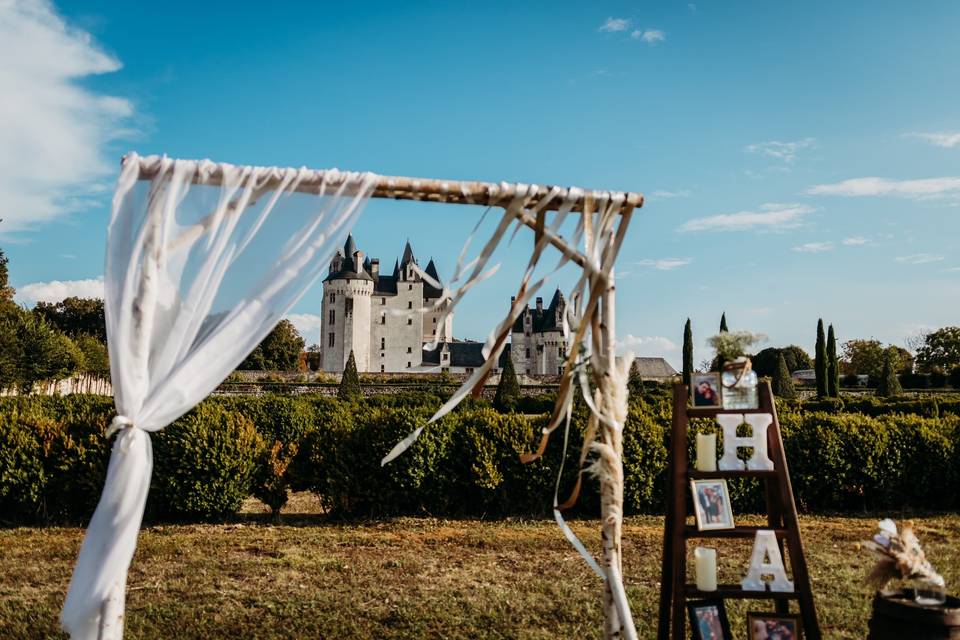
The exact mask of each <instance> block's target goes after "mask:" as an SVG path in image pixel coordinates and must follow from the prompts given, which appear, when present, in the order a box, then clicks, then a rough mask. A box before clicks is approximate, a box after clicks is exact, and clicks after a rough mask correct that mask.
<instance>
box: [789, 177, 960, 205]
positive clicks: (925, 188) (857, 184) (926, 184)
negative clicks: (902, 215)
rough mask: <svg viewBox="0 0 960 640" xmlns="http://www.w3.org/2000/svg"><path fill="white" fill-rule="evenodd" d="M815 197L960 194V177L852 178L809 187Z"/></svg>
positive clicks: (943, 195)
mask: <svg viewBox="0 0 960 640" xmlns="http://www.w3.org/2000/svg"><path fill="white" fill-rule="evenodd" d="M807 193H808V194H809V195H814V196H848V197H860V196H899V197H902V198H912V199H915V200H931V199H937V198H948V197H955V198H956V197H960V176H946V177H943V178H921V179H918V180H889V179H887V178H877V177H869V178H851V179H849V180H843V181H842V182H836V183H834V184H818V185H815V186H813V187H810V188H809V189H807Z"/></svg>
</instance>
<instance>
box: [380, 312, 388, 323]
mask: <svg viewBox="0 0 960 640" xmlns="http://www.w3.org/2000/svg"><path fill="white" fill-rule="evenodd" d="M380 324H387V314H385V313H381V314H380Z"/></svg>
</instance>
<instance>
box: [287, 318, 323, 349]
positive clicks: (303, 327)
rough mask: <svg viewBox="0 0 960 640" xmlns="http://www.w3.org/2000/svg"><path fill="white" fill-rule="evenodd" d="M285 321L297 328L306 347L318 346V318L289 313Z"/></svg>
mask: <svg viewBox="0 0 960 640" xmlns="http://www.w3.org/2000/svg"><path fill="white" fill-rule="evenodd" d="M286 319H287V320H289V321H290V322H292V323H293V326H295V327H296V328H297V331H299V332H300V335H301V336H303V339H304V340H306V342H307V346H308V347H309V346H310V345H311V344H320V323H321V318H320V316H318V315H314V314H312V313H289V314H287V315H286Z"/></svg>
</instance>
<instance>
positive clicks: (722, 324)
mask: <svg viewBox="0 0 960 640" xmlns="http://www.w3.org/2000/svg"><path fill="white" fill-rule="evenodd" d="M727 331H729V329H727V312H726V311H724V312H723V313H721V314H720V333H726V332H727Z"/></svg>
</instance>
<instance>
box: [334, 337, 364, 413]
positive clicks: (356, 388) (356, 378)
mask: <svg viewBox="0 0 960 640" xmlns="http://www.w3.org/2000/svg"><path fill="white" fill-rule="evenodd" d="M360 394H361V392H360V374H359V373H357V361H356V359H355V358H354V357H353V349H351V350H350V355H349V356H348V357H347V364H346V365H345V366H344V367H343V375H342V376H341V377H340V388H339V389H337V398H339V399H340V400H355V399H357V398H359V397H360Z"/></svg>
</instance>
